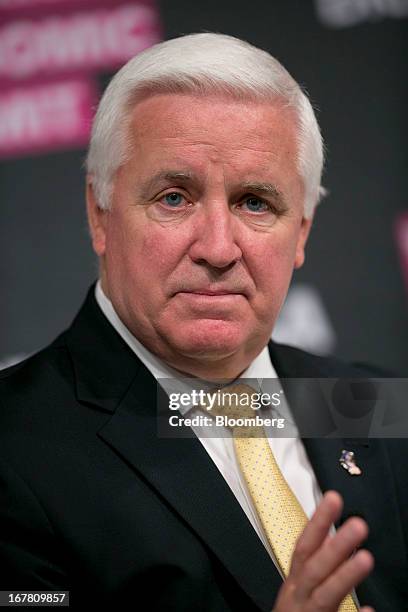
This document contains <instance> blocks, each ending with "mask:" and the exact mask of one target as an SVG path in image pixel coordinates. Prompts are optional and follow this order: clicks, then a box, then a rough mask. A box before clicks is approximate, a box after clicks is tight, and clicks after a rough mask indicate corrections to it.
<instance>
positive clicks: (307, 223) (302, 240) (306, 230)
mask: <svg viewBox="0 0 408 612" xmlns="http://www.w3.org/2000/svg"><path fill="white" fill-rule="evenodd" d="M312 223H313V216H312V217H311V218H310V219H306V218H305V217H303V219H302V223H301V226H300V231H299V236H298V242H297V245H296V254H295V263H294V268H295V269H297V268H301V267H302V266H303V263H304V261H305V247H306V242H307V239H308V237H309V234H310V230H311V228H312Z"/></svg>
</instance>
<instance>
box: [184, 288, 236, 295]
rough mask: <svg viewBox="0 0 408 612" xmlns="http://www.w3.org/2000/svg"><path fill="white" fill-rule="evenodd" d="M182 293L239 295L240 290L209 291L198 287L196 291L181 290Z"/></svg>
mask: <svg viewBox="0 0 408 612" xmlns="http://www.w3.org/2000/svg"><path fill="white" fill-rule="evenodd" d="M182 293H192V294H194V295H214V296H216V295H241V291H225V290H223V291H209V290H207V289H200V290H196V291H183V292H182Z"/></svg>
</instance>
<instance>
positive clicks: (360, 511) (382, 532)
mask: <svg viewBox="0 0 408 612" xmlns="http://www.w3.org/2000/svg"><path fill="white" fill-rule="evenodd" d="M269 349H270V353H271V358H272V360H273V363H274V365H275V367H276V369H277V372H278V374H279V376H280V377H281V378H284V377H287V378H289V377H292V378H293V377H297V378H310V379H312V378H314V379H316V378H345V379H347V378H350V379H355V378H358V375H356V370H355V369H353V368H351V367H349V366H346V365H342V366H340V365H337V363H336V364H334V365H333V364H332V365H331V366H329V365H328V364H329V362H328V361H327V360H322V359H320V358H315V357H313V356H310V358H308V357H309V356H307V355H305V354H304V353H303V352H302V351H298V350H297V349H292V348H290V347H283V346H278V345H275V344H274V343H271V345H270V347H269ZM290 373H292V374H290ZM363 376H364V374H363V373H362V374H361V377H363ZM292 407H293V406H292V404H291V408H292ZM294 408H295V412H298V413H299V414H300V413H301V411H302V409H303V410H304V409H305V408H304V404H303V407H302V405H300V404H299V405H298V406H294ZM321 408H322V407H321V406H320V408H319V410H321ZM306 409H307V410H308V411H309V410H312V412H313V410H314V409H315V408H314V407H311V406H310V405H309V404H308V405H307V406H306ZM327 412H329V410H328V408H327ZM329 420H330V419H328V420H326V426H327V427H328V429H327V433H328V434H330V423H329ZM303 443H304V446H305V449H306V453H307V455H308V458H309V460H310V463H311V465H312V467H313V470H314V472H315V475H316V478H317V481H318V483H319V486H320V488H321V490H322V492H323V493H324V492H325V491H327V490H329V489H335V490H336V491H338V492H339V493H340V494H341V495H342V497H343V500H344V507H343V512H342V515H341V517H340V519H339V521H338V522H337V525H336V526H337V527H338V526H340V525H341V524H342V523H343V522H344V521H345V520H347V518H349V517H350V516H361V517H362V518H363V519H364V520H366V521H367V524H368V525H369V529H370V533H369V537H368V539H367V540H366V542H364V544H363V546H364V547H366V548H368V549H369V550H372V551H373V553H374V555H375V557H376V567H375V569H374V572H373V573H372V574H370V576H369V577H368V578H367V579H366V580H365V581H364V582H363V584H361V585H360V586H359V587H358V588H357V594H358V597H359V599H360V602H361V603H367V604H369V603H371V605H375V606H376V607H377V609H380V610H388V609H392V605H393V604H392V603H391V602H390V601H387V596H386V595H384V591H382V592H381V586H379V585H381V583H382V579H383V578H382V576H381V572H384V573H388V572H389V568H388V566H387V564H389V563H390V562H392V563H393V564H395V566H396V567H399V568H400V567H403V566H404V565H405V566H406V550H405V546H404V541H405V540H404V533H403V529H402V525H401V522H400V513H399V510H398V501H397V495H396V491H395V487H394V480H393V477H392V469H391V466H390V465H389V457H388V453H387V450H386V447H385V444H384V441H383V440H380V439H345V438H337V439H335V438H332V439H317V438H311V437H310V438H303ZM343 449H344V450H351V451H353V452H354V454H355V459H356V464H357V465H358V466H359V467H360V468H361V470H362V473H361V475H359V476H352V475H351V474H349V473H348V472H347V471H346V470H345V469H344V468H342V466H341V465H340V462H339V458H340V456H341V452H342V450H343ZM386 517H388V519H387V518H386ZM389 517H394V520H393V521H390V520H389ZM379 554H380V556H379ZM390 606H391V607H390Z"/></svg>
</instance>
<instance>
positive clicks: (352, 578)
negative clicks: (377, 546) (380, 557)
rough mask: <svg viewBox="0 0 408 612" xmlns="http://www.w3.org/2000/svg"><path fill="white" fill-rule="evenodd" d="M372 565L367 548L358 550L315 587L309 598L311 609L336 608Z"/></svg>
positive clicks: (365, 575) (372, 561)
mask: <svg viewBox="0 0 408 612" xmlns="http://www.w3.org/2000/svg"><path fill="white" fill-rule="evenodd" d="M373 567H374V558H373V556H372V554H371V553H370V552H368V550H359V551H358V553H357V554H356V555H355V556H354V557H353V558H352V559H349V560H348V561H345V562H344V563H343V564H342V565H341V566H340V567H339V568H338V569H337V570H336V572H334V573H332V574H331V575H330V577H329V578H328V579H327V580H326V581H325V582H323V584H321V585H320V586H319V587H317V589H315V590H314V591H313V593H312V596H311V598H310V600H311V603H312V607H313V610H319V611H322V612H323V611H325V610H332V609H333V608H335V609H337V608H338V607H339V606H340V604H341V602H342V601H343V599H344V598H345V597H346V595H348V594H349V593H350V592H351V591H352V590H353V588H354V587H355V586H357V585H358V584H359V583H360V582H361V581H362V580H364V578H366V577H367V576H368V574H369V573H370V572H371V570H372V569H373Z"/></svg>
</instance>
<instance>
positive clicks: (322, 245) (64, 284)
mask: <svg viewBox="0 0 408 612" xmlns="http://www.w3.org/2000/svg"><path fill="white" fill-rule="evenodd" d="M355 1H356V2H358V1H359V0H355ZM331 2H332V3H333V2H334V0H331ZM368 4H369V2H368ZM374 4H375V3H374ZM377 4H378V2H377ZM385 4H386V3H385ZM365 5H367V1H366V2H365ZM159 6H160V11H161V16H162V22H163V27H164V37H165V38H169V37H174V36H176V35H179V34H182V33H190V32H198V31H205V30H209V31H218V32H223V33H227V34H232V35H236V36H239V37H242V38H245V39H247V40H249V41H250V42H252V43H254V44H256V45H258V46H261V47H263V48H265V49H267V50H268V51H270V52H271V53H272V54H273V55H276V57H278V59H280V60H281V61H282V62H283V64H284V65H285V66H286V67H287V68H288V69H289V70H290V72H291V73H292V74H293V76H294V77H295V78H296V79H297V80H298V81H299V82H300V83H302V84H304V85H305V87H306V89H307V91H308V92H309V94H310V95H311V98H312V100H313V102H314V104H315V106H316V107H317V108H318V117H319V121H320V124H321V126H322V131H323V135H324V138H325V141H326V144H327V153H328V155H327V168H326V173H325V180H324V184H325V185H326V187H327V188H328V189H329V191H330V196H329V197H328V198H327V200H326V201H324V203H323V204H322V205H321V207H320V209H319V211H318V214H317V218H316V223H315V227H314V230H313V232H312V235H311V240H310V243H309V248H308V254H307V259H306V264H305V266H304V268H303V269H302V270H300V271H298V272H297V273H296V274H295V277H294V281H293V282H294V283H300V282H301V283H306V284H308V285H311V286H313V287H315V288H316V289H317V291H318V292H319V294H320V295H321V297H322V300H323V303H324V305H325V308H326V310H327V314H328V316H329V318H330V320H331V322H332V324H333V327H334V330H335V333H336V337H337V344H336V348H335V352H336V353H337V354H338V355H340V356H342V357H347V358H349V359H353V360H359V361H361V360H363V361H371V362H374V363H377V364H379V365H382V366H385V367H387V368H392V369H396V370H400V371H405V369H406V365H407V363H408V325H407V323H408V317H407V295H408V294H407V293H406V291H405V288H404V285H403V276H402V272H401V269H400V264H399V260H398V253H397V247H396V244H395V241H394V231H393V227H394V223H395V220H396V218H397V217H398V215H399V214H401V213H402V212H403V211H404V210H407V203H408V188H407V167H408V164H407V161H408V148H407V144H406V143H407V142H408V125H407V123H408V122H407V118H406V108H407V98H408V95H407V94H408V92H407V88H408V85H407V78H406V74H407V66H408V61H407V60H408V57H407V55H408V54H407V41H408V23H407V20H406V19H401V18H400V19H396V18H385V19H377V20H375V21H368V20H364V21H362V22H361V23H360V24H358V25H355V26H353V27H347V28H333V27H328V26H327V25H324V24H322V23H321V22H320V21H319V19H318V16H317V13H316V7H315V4H314V3H313V2H312V1H311V0H309V1H306V0H273V1H271V0H252V1H251V2H246V1H245V2H244V1H243V0H236V1H234V2H228V1H222V0H221V1H220V0H218V1H216V0H205V1H204V0H195V1H194V2H191V0H190V1H187V0H171V1H170V0H168V1H164V0H163V1H162V2H161V3H160V4H159ZM108 78H109V75H101V76H100V85H101V87H102V85H103V84H105V83H106V81H107V79H108ZM84 155H85V152H84V151H83V150H82V151H69V152H63V153H55V154H50V155H47V156H38V157H30V158H23V159H18V160H7V161H3V162H2V164H1V166H0V206H1V208H0V245H1V246H0V281H1V287H2V291H1V301H0V321H1V323H0V331H1V337H0V362H1V361H3V363H4V362H5V361H6V360H7V359H9V358H11V357H13V356H15V355H21V354H27V353H30V352H32V351H34V350H36V349H38V348H40V347H42V346H44V345H45V344H46V343H47V342H48V341H50V340H51V339H52V338H53V337H54V336H55V335H56V334H57V333H58V332H59V331H60V330H61V329H62V328H63V327H64V326H66V325H67V324H68V323H69V322H70V321H71V319H72V317H73V315H74V314H75V312H76V310H77V307H78V305H79V302H80V301H81V300H82V298H83V297H84V294H85V291H86V288H87V286H88V284H89V283H90V282H91V281H92V280H93V279H94V278H95V276H96V274H97V263H96V261H95V259H94V257H93V255H92V252H91V247H90V243H89V239H88V233H87V225H86V218H85V209H84V187H83V178H84V174H83V170H82V169H81V164H82V162H83V158H84Z"/></svg>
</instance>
